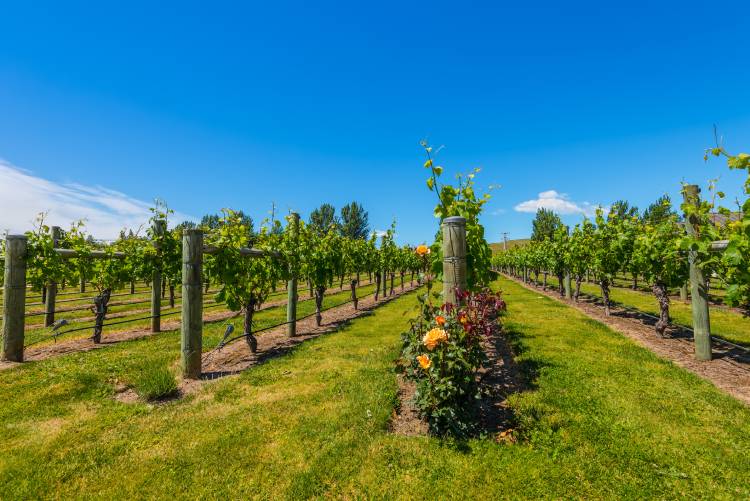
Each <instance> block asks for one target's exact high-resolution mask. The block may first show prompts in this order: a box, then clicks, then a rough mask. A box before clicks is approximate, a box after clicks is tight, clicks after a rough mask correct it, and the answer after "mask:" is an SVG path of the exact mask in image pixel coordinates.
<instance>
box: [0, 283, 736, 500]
mask: <svg viewBox="0 0 750 501" xmlns="http://www.w3.org/2000/svg"><path fill="white" fill-rule="evenodd" d="M496 285H497V286H498V287H502V288H503V289H504V290H505V291H506V293H507V300H508V302H509V314H508V317H507V319H506V325H507V328H508V331H509V333H510V335H511V336H512V338H513V340H514V342H515V343H516V344H517V346H518V350H519V356H518V361H519V363H520V364H521V366H522V367H523V369H524V373H525V374H526V375H527V377H528V378H529V383H530V385H531V388H530V390H529V391H528V392H526V393H523V394H520V395H517V396H515V397H513V406H514V408H515V409H516V411H517V414H518V419H519V423H520V433H519V434H520V438H521V440H520V442H519V443H517V444H514V445H500V444H495V443H492V442H489V441H481V440H472V441H468V442H466V443H460V444H453V443H448V442H442V441H440V440H437V439H432V438H424V437H421V438H420V437H416V438H406V437H401V436H394V435H391V434H389V433H388V432H387V427H388V420H389V417H390V414H391V410H392V408H393V405H394V402H395V401H396V392H397V385H396V378H395V374H394V373H393V372H392V367H393V361H394V359H395V358H396V357H397V355H398V351H399V333H400V332H401V330H403V329H404V328H405V326H406V324H407V318H408V317H409V316H411V315H413V314H414V307H415V304H416V301H415V298H414V295H413V294H412V295H408V296H404V297H402V298H399V299H397V300H395V301H393V302H391V303H389V304H388V305H385V306H383V307H381V308H379V309H378V310H376V311H375V312H374V313H373V314H372V315H371V316H368V317H363V318H360V319H358V320H355V321H353V322H352V323H351V324H350V325H349V326H347V327H346V328H345V329H344V330H343V331H342V332H339V333H336V334H332V335H328V336H324V337H321V338H318V339H316V340H313V341H310V342H308V343H305V344H303V345H301V346H299V347H298V348H297V349H295V350H294V351H293V352H292V353H291V354H289V355H287V356H284V357H280V358H277V359H273V360H271V361H269V362H268V363H266V364H264V365H262V366H259V367H256V368H253V369H251V370H249V371H247V372H245V373H243V374H241V375H240V376H238V377H232V378H226V379H223V380H219V381H218V382H215V383H212V384H209V385H207V386H205V387H204V388H203V389H202V390H201V392H199V393H198V394H197V395H195V396H192V397H189V398H186V399H184V400H181V401H177V402H174V403H170V404H166V405H162V406H157V407H152V406H149V405H146V404H135V405H127V404H122V403H119V402H116V401H114V400H113V399H112V398H111V397H112V394H113V391H114V390H113V381H114V379H125V380H127V378H128V377H130V375H131V374H132V373H133V372H136V371H138V370H139V367H143V364H166V365H171V364H173V363H174V361H176V360H177V357H178V350H179V339H178V335H177V333H175V332H170V333H162V334H160V335H157V336H154V337H152V338H149V339H144V340H140V341H133V342H128V343H123V344H121V345H118V346H115V347H111V348H108V349H103V350H98V351H95V352H90V353H84V354H77V355H71V356H66V357H61V358H58V359H55V360H48V361H44V362H40V363H31V364H28V365H25V366H23V367H21V368H16V369H13V370H10V371H6V372H3V373H2V378H0V397H2V399H3V402H4V405H3V406H2V407H0V422H2V426H1V427H0V441H1V442H0V443H2V444H3V448H2V449H3V453H2V454H0V484H2V485H3V492H2V497H3V498H7V499H12V498H22V497H23V498H53V497H56V498H75V497H85V498H102V499H114V498H125V497H128V498H130V497H133V496H135V497H138V498H142V497H154V498H175V497H180V498H191V499H193V498H198V497H205V498H223V497H231V498H239V497H242V498H304V497H310V496H316V497H317V496H319V497H326V496H330V497H375V498H388V499H390V498H404V499H407V498H408V499H413V498H423V499H436V498H470V499H471V498H475V499H482V498H487V499H496V498H513V499H517V498H524V497H525V498H538V497H544V498H570V497H586V498H592V497H593V498H602V497H607V498H643V497H661V498H665V497H676V496H690V497H712V498H724V499H739V498H747V497H748V496H750V487H749V486H750V452H748V451H750V409H748V408H747V407H745V406H743V405H742V404H740V403H739V402H737V401H735V400H734V399H732V398H730V397H728V396H725V395H723V394H721V393H720V392H719V391H718V390H716V389H715V388H714V387H713V386H711V385H710V384H709V383H706V382H704V381H703V380H701V379H699V378H697V377H695V376H693V375H692V374H690V373H688V372H686V371H684V370H682V369H679V368H677V367H675V366H673V365H672V364H670V363H668V362H665V361H663V360H661V359H659V358H657V357H656V356H655V355H653V354H651V353H650V352H648V351H647V350H645V349H642V348H640V347H638V346H636V345H635V344H634V343H632V342H631V341H629V340H628V339H626V338H624V337H622V336H620V335H618V334H616V333H614V332H612V331H611V330H609V329H608V328H606V327H604V326H603V325H601V324H598V323H596V322H593V321H591V320H589V319H587V318H585V317H584V316H583V315H581V314H579V313H578V312H576V311H575V310H573V309H571V308H568V307H566V306H564V305H562V304H559V303H556V302H554V301H552V300H550V299H547V298H543V297H540V296H539V295H538V294H536V293H534V292H532V291H528V290H526V289H524V288H522V287H521V286H519V285H517V284H515V283H512V282H510V281H507V280H501V281H500V282H498V283H497V284H496ZM260 314H261V313H259V315H260ZM222 330H223V329H222V326H221V325H219V324H217V325H212V326H209V327H207V328H206V334H207V336H208V337H209V338H213V339H214V340H216V339H217V338H218V336H219V335H220V333H221V331H222Z"/></svg>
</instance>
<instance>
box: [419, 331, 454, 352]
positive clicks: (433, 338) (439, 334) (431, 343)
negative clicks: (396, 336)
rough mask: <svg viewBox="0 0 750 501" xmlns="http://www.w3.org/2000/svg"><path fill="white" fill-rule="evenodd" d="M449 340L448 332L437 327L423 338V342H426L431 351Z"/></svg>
mask: <svg viewBox="0 0 750 501" xmlns="http://www.w3.org/2000/svg"><path fill="white" fill-rule="evenodd" d="M447 341H448V333H447V332H445V331H444V330H443V329H439V328H437V327H436V328H434V329H432V330H430V331H429V332H427V334H425V335H424V337H423V338H422V344H424V345H425V347H426V348H427V349H428V350H430V351H432V350H434V349H435V347H436V346H437V345H439V344H440V343H445V342H447Z"/></svg>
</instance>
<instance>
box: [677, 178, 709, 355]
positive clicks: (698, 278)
mask: <svg viewBox="0 0 750 501" xmlns="http://www.w3.org/2000/svg"><path fill="white" fill-rule="evenodd" d="M699 194H700V188H699V187H698V186H696V185H694V184H691V185H687V186H685V191H684V192H683V196H684V199H685V203H687V204H690V205H693V206H696V207H697V206H698V205H699V204H700V196H699ZM685 219H686V221H687V223H688V224H686V225H685V229H686V231H687V233H688V235H691V236H693V235H695V234H696V228H695V226H696V225H697V224H698V221H697V218H696V217H695V216H689V217H688V216H687V215H686V217H685ZM688 261H689V263H690V293H691V296H692V297H691V299H692V306H693V339H694V342H695V358H697V359H698V360H704V361H706V360H711V355H712V354H711V319H710V316H709V312H708V290H707V288H706V278H705V276H704V275H703V270H702V269H701V267H700V266H699V264H700V263H699V262H698V253H697V252H696V251H692V250H691V251H689V252H688Z"/></svg>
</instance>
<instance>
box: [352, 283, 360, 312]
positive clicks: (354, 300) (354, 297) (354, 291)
mask: <svg viewBox="0 0 750 501" xmlns="http://www.w3.org/2000/svg"><path fill="white" fill-rule="evenodd" d="M350 287H351V289H352V303H354V309H355V310H356V309H357V305H358V304H359V300H358V299H357V280H352V281H351V284H350Z"/></svg>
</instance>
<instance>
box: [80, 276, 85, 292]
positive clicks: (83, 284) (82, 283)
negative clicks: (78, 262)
mask: <svg viewBox="0 0 750 501" xmlns="http://www.w3.org/2000/svg"><path fill="white" fill-rule="evenodd" d="M85 292H86V276H85V275H84V274H83V273H81V294H83V293H85Z"/></svg>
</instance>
